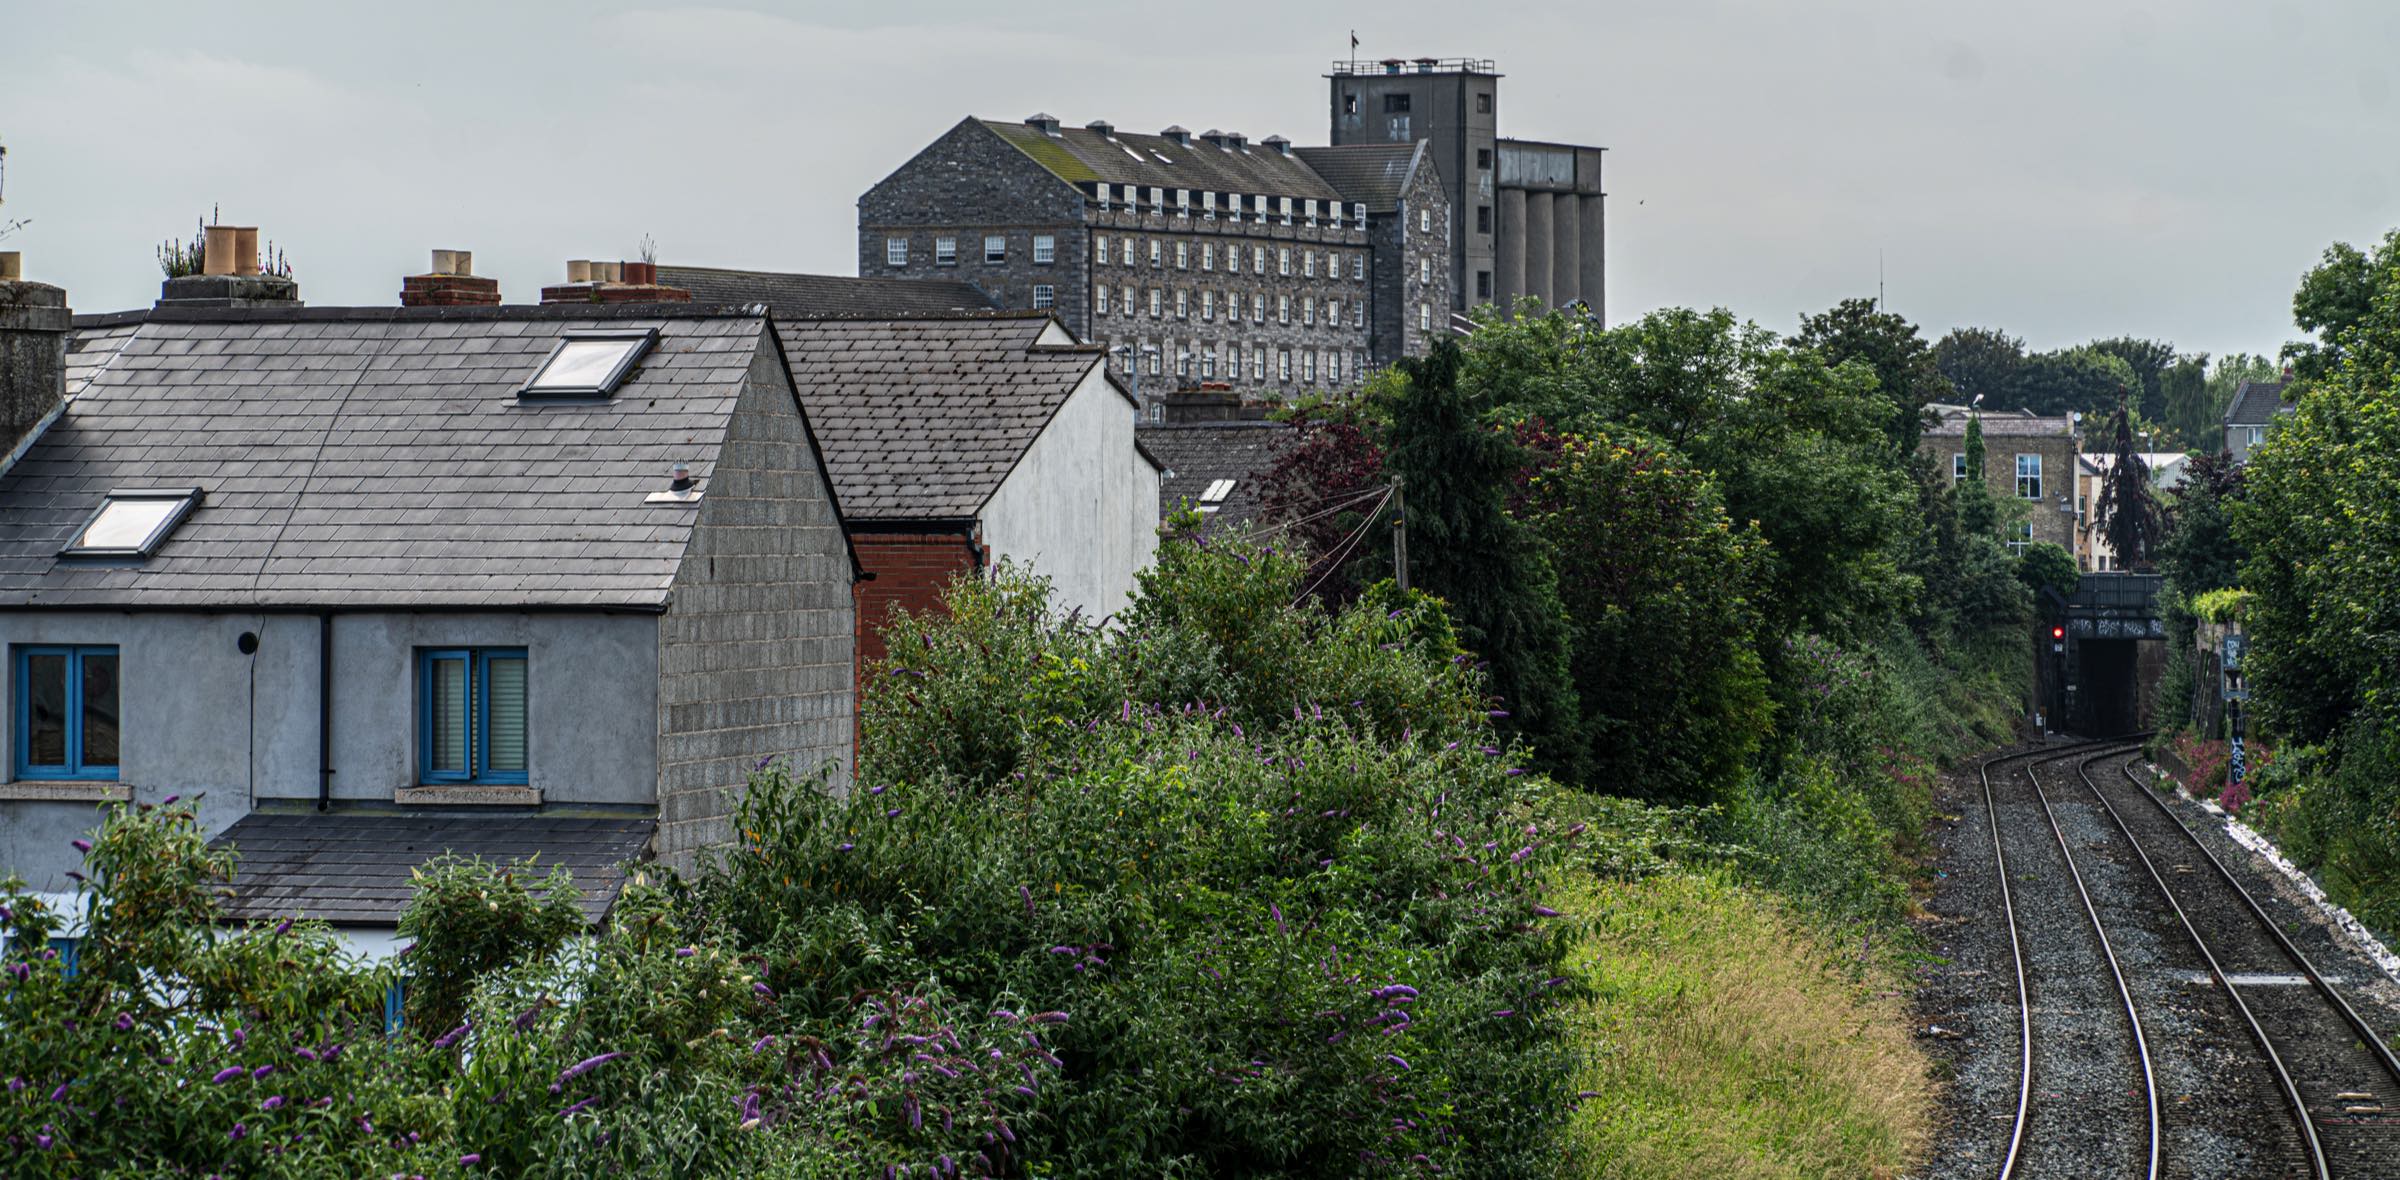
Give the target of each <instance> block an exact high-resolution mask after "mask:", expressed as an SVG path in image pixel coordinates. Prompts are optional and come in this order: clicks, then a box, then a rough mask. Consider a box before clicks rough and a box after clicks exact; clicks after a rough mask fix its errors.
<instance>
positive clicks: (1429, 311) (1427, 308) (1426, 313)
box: [1417, 303, 1433, 332]
mask: <svg viewBox="0 0 2400 1180" xmlns="http://www.w3.org/2000/svg"><path fill="white" fill-rule="evenodd" d="M1417 331H1420V332H1430V331H1433V305H1432V304H1430V303H1420V304H1418V305H1417Z"/></svg>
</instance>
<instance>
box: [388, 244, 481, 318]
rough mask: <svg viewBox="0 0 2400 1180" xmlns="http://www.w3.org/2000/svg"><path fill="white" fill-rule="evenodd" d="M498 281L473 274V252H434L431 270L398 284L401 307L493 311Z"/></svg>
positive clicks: (411, 276) (407, 278)
mask: <svg viewBox="0 0 2400 1180" xmlns="http://www.w3.org/2000/svg"><path fill="white" fill-rule="evenodd" d="M499 303H500V280H498V279H487V278H485V277H483V276H482V275H479V274H476V273H475V252H474V251H472V250H436V251H434V252H433V266H432V268H431V269H429V270H427V271H426V272H425V273H424V274H421V275H407V276H405V277H403V278H402V279H401V280H400V306H402V307H496V306H498V305H499Z"/></svg>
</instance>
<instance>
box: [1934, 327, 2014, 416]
mask: <svg viewBox="0 0 2400 1180" xmlns="http://www.w3.org/2000/svg"><path fill="white" fill-rule="evenodd" d="M1933 364H1934V368H1936V369H1938V370H1940V371H1941V374H1942V376H1943V377H1945V378H1947V379H1948V380H1949V382H1950V384H1951V385H1952V386H1953V387H1955V388H1956V389H1957V390H1958V398H1959V400H1960V401H1972V400H1974V399H1975V398H1976V397H1981V398H1983V399H1984V403H1985V404H1986V405H1989V406H1990V407H1992V408H1993V409H1995V410H1997V409H2006V408H2013V405H2014V403H2012V402H2011V401H2010V400H2009V399H2010V398H2012V397H2014V396H2015V391H2016V388H2017V374H2018V372H2019V370H2021V369H2023V368H2024V367H2025V342H2024V341H2023V340H2021V339H2018V338H2017V337H2015V336H2011V335H2009V334H2008V333H2006V332H2003V331H2001V330H2000V329H1998V328H1952V329H1951V330H1950V331H1949V333H1948V334H1946V335H1944V336H1943V337H1942V338H1941V339H1940V340H1938V341H1936V342H1935V343H1934V346H1933Z"/></svg>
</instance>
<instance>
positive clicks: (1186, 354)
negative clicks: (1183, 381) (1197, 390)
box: [1175, 348, 1192, 377]
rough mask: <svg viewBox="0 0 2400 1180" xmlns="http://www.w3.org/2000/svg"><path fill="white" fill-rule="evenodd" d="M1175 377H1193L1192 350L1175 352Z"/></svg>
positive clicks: (1180, 349) (1184, 349)
mask: <svg viewBox="0 0 2400 1180" xmlns="http://www.w3.org/2000/svg"><path fill="white" fill-rule="evenodd" d="M1175 375H1176V376H1178V377H1189V376H1191V375H1192V352H1191V350H1190V349H1188V348H1178V349H1176V350H1175Z"/></svg>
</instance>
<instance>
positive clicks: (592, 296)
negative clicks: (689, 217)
mask: <svg viewBox="0 0 2400 1180" xmlns="http://www.w3.org/2000/svg"><path fill="white" fill-rule="evenodd" d="M691 301H692V293H691V292H689V291H686V290H684V289H683V288H681V287H669V286H666V285H665V284H663V283H660V282H659V281H658V264H657V263H655V262H592V261H588V260H585V259H580V258H578V259H574V260H572V261H570V262H568V263H567V281H566V282H564V283H561V284H559V285H558V286H555V287H544V288H542V302H544V303H690V302H691Z"/></svg>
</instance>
